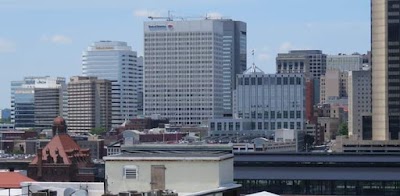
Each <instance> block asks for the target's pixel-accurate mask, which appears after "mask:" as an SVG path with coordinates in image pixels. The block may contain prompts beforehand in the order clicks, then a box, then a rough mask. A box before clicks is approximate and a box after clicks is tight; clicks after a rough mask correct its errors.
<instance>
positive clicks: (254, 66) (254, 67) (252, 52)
mask: <svg viewBox="0 0 400 196" xmlns="http://www.w3.org/2000/svg"><path fill="white" fill-rule="evenodd" d="M251 56H252V57H253V65H252V68H253V69H256V63H255V62H256V60H255V57H254V49H253V50H252V51H251Z"/></svg>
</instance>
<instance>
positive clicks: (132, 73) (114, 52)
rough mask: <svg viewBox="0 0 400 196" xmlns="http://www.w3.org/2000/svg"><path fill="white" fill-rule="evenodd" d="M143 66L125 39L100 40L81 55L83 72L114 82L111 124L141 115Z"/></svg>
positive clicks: (83, 73)
mask: <svg viewBox="0 0 400 196" xmlns="http://www.w3.org/2000/svg"><path fill="white" fill-rule="evenodd" d="M141 74H142V68H141V67H140V66H138V64H137V55H136V52H134V51H132V48H131V47H130V46H128V45H127V43H126V42H118V41H99V42H95V43H93V44H92V45H91V46H89V47H88V49H87V50H86V51H84V52H83V55H82V75H83V76H95V77H98V78H99V79H106V80H111V82H112V125H113V126H118V125H120V124H122V123H123V122H124V121H125V120H129V119H132V118H134V117H135V116H136V115H137V114H138V108H141V107H142V106H138V105H139V101H140V98H139V96H138V94H140V92H138V91H140V89H141V88H142V82H141V81H140V80H141V77H142V75H141Z"/></svg>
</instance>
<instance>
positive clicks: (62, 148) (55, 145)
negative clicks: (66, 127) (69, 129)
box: [30, 134, 87, 164]
mask: <svg viewBox="0 0 400 196" xmlns="http://www.w3.org/2000/svg"><path fill="white" fill-rule="evenodd" d="M56 150H58V152H59V155H60V156H61V157H62V158H63V162H64V164H71V163H72V162H71V160H70V159H69V158H68V155H67V153H66V152H72V151H74V150H77V151H84V150H82V149H81V148H80V147H79V145H78V144H77V143H76V142H75V141H74V140H73V139H72V138H71V136H69V135H68V134H61V135H56V136H54V137H53V139H51V141H50V142H49V143H48V144H47V145H46V146H45V147H44V148H43V149H42V160H43V162H46V161H47V152H49V153H50V155H51V156H52V157H53V158H56V157H57V154H56ZM85 150H87V149H85ZM37 161H38V158H37V156H36V157H35V158H34V159H33V160H32V162H31V163H30V164H37Z"/></svg>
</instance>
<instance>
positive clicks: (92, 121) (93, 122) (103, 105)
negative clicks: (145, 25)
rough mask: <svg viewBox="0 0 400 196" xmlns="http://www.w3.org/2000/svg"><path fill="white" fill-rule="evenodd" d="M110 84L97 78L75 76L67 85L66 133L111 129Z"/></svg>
mask: <svg viewBox="0 0 400 196" xmlns="http://www.w3.org/2000/svg"><path fill="white" fill-rule="evenodd" d="M111 86H112V82H111V81H110V80H102V79H97V77H85V76H75V77H71V79H70V82H69V83H68V132H74V133H88V132H90V131H91V130H92V129H93V128H104V129H105V130H106V131H108V130H110V129H111V122H112V118H111V115H112V104H111V102H112V96H111V94H112V87H111Z"/></svg>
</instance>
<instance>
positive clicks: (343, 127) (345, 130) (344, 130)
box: [339, 123, 349, 136]
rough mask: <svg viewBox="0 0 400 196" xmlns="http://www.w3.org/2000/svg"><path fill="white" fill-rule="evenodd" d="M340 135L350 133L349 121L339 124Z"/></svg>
mask: <svg viewBox="0 0 400 196" xmlns="http://www.w3.org/2000/svg"><path fill="white" fill-rule="evenodd" d="M339 135H345V136H347V135H349V128H348V127H347V123H341V124H340V125H339Z"/></svg>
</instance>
